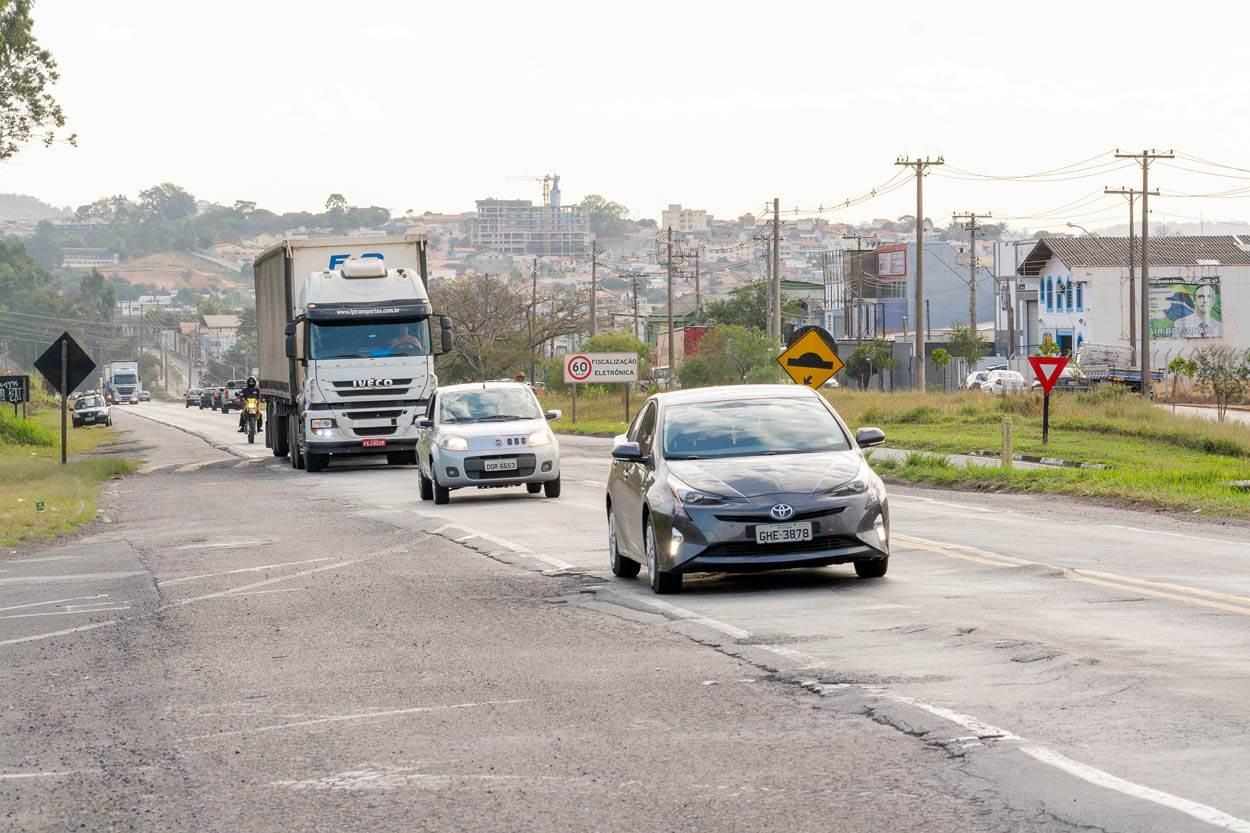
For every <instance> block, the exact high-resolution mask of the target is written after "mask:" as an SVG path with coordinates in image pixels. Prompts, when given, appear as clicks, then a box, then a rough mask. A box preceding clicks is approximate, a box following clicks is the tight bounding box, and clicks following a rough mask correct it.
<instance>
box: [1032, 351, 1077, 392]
mask: <svg viewBox="0 0 1250 833" xmlns="http://www.w3.org/2000/svg"><path fill="white" fill-rule="evenodd" d="M1029 364H1031V365H1033V375H1035V376H1037V381H1039V382H1041V383H1042V391H1043V392H1044V393H1046V394H1048V395H1049V394H1050V389H1051V388H1053V387H1054V386H1055V382H1057V381H1059V374H1060V373H1063V369H1064V368H1065V367H1067V366H1068V357H1067V356H1029Z"/></svg>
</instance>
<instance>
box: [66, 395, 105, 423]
mask: <svg viewBox="0 0 1250 833" xmlns="http://www.w3.org/2000/svg"><path fill="white" fill-rule="evenodd" d="M70 420H71V421H72V422H73V424H74V427H75V428H82V427H83V426H84V425H112V424H113V417H112V414H111V413H110V411H109V406H108V403H107V402H105V401H104V397H103V396H98V395H96V396H80V397H78V399H76V400H75V401H74V410H73V412H72V415H71V416H70Z"/></svg>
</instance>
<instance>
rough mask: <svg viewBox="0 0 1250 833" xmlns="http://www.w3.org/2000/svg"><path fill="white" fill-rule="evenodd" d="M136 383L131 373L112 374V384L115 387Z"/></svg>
mask: <svg viewBox="0 0 1250 833" xmlns="http://www.w3.org/2000/svg"><path fill="white" fill-rule="evenodd" d="M136 381H137V380H136V377H135V376H134V374H132V373H115V374H113V384H115V385H133V384H134V383H135V382H136Z"/></svg>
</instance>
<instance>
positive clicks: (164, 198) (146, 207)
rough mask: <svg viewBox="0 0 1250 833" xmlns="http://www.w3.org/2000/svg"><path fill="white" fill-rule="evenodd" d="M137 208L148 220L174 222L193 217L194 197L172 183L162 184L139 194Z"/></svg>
mask: <svg viewBox="0 0 1250 833" xmlns="http://www.w3.org/2000/svg"><path fill="white" fill-rule="evenodd" d="M139 208H140V210H141V211H143V213H144V214H146V215H147V219H148V220H165V221H167V222H174V221H176V220H182V219H184V218H188V217H193V216H195V197H193V196H191V195H190V194H189V193H187V191H186V190H185V189H183V188H180V187H179V186H177V185H174V184H173V183H172V182H162V183H161V184H160V185H153V186H152V187H151V188H148V189H146V190H143V191H140V192H139ZM158 226H159V224H152V225H151V227H154V228H155V227H158Z"/></svg>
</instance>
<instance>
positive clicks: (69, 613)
mask: <svg viewBox="0 0 1250 833" xmlns="http://www.w3.org/2000/svg"><path fill="white" fill-rule="evenodd" d="M111 610H130V605H121V606H120V607H93V608H91V609H90V610H50V611H45V612H44V613H13V614H10V615H8V616H0V619H34V618H35V617H36V616H81V615H82V614H84V613H108V612H109V611H111Z"/></svg>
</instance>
